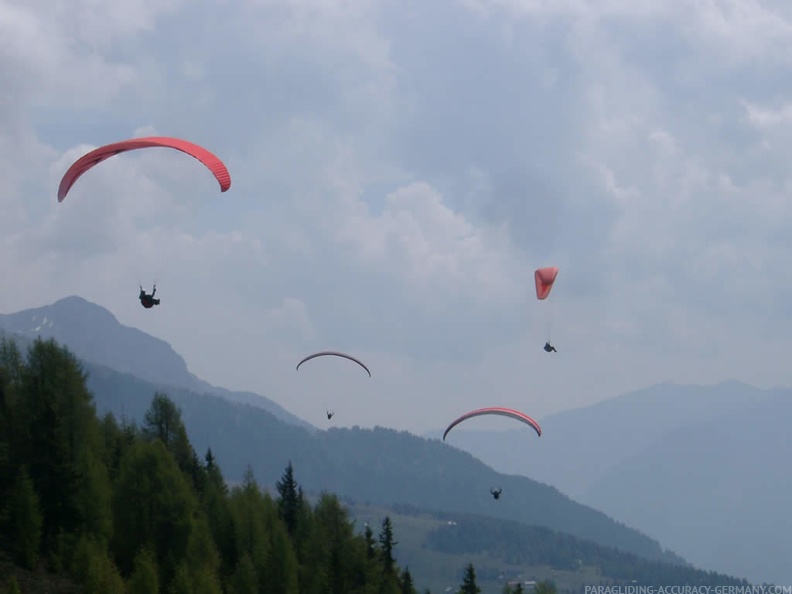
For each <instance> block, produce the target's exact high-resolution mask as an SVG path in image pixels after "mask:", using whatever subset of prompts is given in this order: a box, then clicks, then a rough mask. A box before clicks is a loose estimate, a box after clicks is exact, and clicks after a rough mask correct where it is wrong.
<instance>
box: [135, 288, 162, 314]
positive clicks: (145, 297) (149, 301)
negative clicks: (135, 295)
mask: <svg viewBox="0 0 792 594" xmlns="http://www.w3.org/2000/svg"><path fill="white" fill-rule="evenodd" d="M156 294H157V285H154V289H153V290H152V291H151V295H149V294H148V293H146V292H145V291H144V290H143V286H142V285H141V287H140V296H139V299H140V305H142V306H143V307H145V308H146V309H151V308H152V307H154V306H155V305H159V304H160V300H159V299H154V295H156Z"/></svg>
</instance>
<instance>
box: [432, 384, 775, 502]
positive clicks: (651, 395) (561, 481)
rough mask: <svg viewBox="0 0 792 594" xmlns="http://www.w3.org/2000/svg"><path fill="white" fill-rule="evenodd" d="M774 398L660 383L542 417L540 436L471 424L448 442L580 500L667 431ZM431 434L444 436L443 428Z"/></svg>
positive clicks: (721, 387) (724, 387)
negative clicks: (608, 472) (473, 427)
mask: <svg viewBox="0 0 792 594" xmlns="http://www.w3.org/2000/svg"><path fill="white" fill-rule="evenodd" d="M771 395H772V393H770V392H766V391H763V390H759V389H758V388H754V387H751V386H747V385H745V384H741V383H739V382H724V383H722V384H718V385H716V386H680V385H675V384H660V385H656V386H652V387H650V388H646V389H643V390H638V391H635V392H630V393H628V394H625V395H623V396H619V397H617V398H613V399H610V400H606V401H604V402H599V403H597V404H594V405H591V406H587V407H584V408H578V409H575V410H570V411H564V412H561V413H557V414H554V415H550V416H548V417H547V418H545V419H541V420H540V424H541V426H542V431H543V433H542V437H541V438H540V439H537V438H536V435H535V434H534V433H533V432H531V431H525V430H524V429H523V428H517V429H514V430H507V431H476V430H471V429H469V427H470V426H471V425H473V426H475V425H474V423H468V425H467V427H465V426H460V427H457V428H456V429H454V431H453V433H451V434H449V436H448V438H447V441H448V443H450V444H452V445H454V446H456V447H459V448H461V449H463V450H465V451H466V452H470V453H471V454H473V455H474V456H476V457H477V458H479V459H480V460H482V461H483V462H484V463H486V464H488V465H489V466H492V467H493V468H494V469H495V470H498V471H500V472H507V473H514V474H522V475H525V476H530V477H532V478H534V479H536V480H539V481H542V482H546V483H548V484H550V485H553V486H555V487H556V488H558V489H559V490H560V491H562V492H563V493H566V494H568V495H569V496H570V497H574V498H576V499H578V498H580V497H582V496H585V495H586V493H587V491H588V488H589V487H590V486H591V485H592V484H594V483H595V482H597V481H598V480H599V479H600V478H601V477H602V476H603V474H604V473H605V472H607V470H608V469H609V468H611V467H612V466H614V465H615V464H618V463H619V462H621V461H622V460H626V459H627V458H628V457H630V456H632V455H634V454H635V453H636V452H639V451H641V450H643V449H645V448H647V447H649V446H650V445H652V444H653V443H655V442H656V441H657V440H658V439H661V438H663V436H665V435H667V434H668V433H669V432H671V431H675V430H677V429H682V428H684V427H690V426H693V425H695V424H697V423H699V422H701V421H703V420H705V419H712V418H714V417H718V416H727V415H730V414H732V413H733V412H734V411H737V410H740V409H741V408H742V407H744V406H746V405H751V404H755V403H757V402H761V401H762V400H763V399H766V398H768V397H770V396H771ZM525 412H527V413H528V414H530V410H529V409H528V410H526V411H525ZM428 435H431V436H442V431H434V432H431V433H430V434H428Z"/></svg>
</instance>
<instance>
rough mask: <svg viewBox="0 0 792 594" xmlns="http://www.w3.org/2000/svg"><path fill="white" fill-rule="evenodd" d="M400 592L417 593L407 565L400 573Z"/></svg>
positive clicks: (404, 593)
mask: <svg viewBox="0 0 792 594" xmlns="http://www.w3.org/2000/svg"><path fill="white" fill-rule="evenodd" d="M401 594H418V591H417V590H416V589H415V585H414V584H413V577H412V574H411V573H410V568H409V567H405V568H404V571H403V572H402V575H401Z"/></svg>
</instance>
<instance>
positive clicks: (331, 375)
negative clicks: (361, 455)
mask: <svg viewBox="0 0 792 594" xmlns="http://www.w3.org/2000/svg"><path fill="white" fill-rule="evenodd" d="M791 66H792V5H790V4H789V2H787V1H786V0H775V1H772V2H771V1H769V0H765V1H763V2H758V1H755V0H754V1H752V0H729V1H727V0H708V1H702V0H695V1H694V0H676V1H675V2H668V1H665V0H602V1H599V2H585V1H583V0H445V1H436V0H402V1H398V2H397V1H395V0H384V1H381V2H373V1H371V0H359V1H354V0H347V1H344V0H277V1H276V0H237V1H235V2H230V1H228V0H204V1H203V2H191V1H188V0H119V1H118V2H99V3H97V2H94V1H91V0H68V1H65V0H38V1H37V2H29V1H28V0H0V213H1V214H0V279H2V287H3V290H2V291H1V292H0V311H2V312H5V313H8V312H13V311H18V310H20V309H24V308H28V307H34V306H39V305H44V304H48V303H51V302H53V301H55V300H57V299H60V298H62V297H65V296H67V295H72V294H79V295H81V296H83V297H85V298H86V299H88V300H90V301H93V302H95V303H98V304H100V305H102V306H104V307H106V308H108V309H109V310H110V311H112V312H113V313H114V314H115V315H116V316H117V317H118V318H119V320H120V321H121V322H122V323H124V324H128V325H132V326H136V327H139V328H141V329H143V330H145V331H147V332H149V333H151V334H153V335H155V336H158V337H160V338H163V339H165V340H167V341H168V342H169V343H170V344H171V345H173V347H174V348H175V349H176V350H177V351H178V352H179V353H180V354H182V355H183V356H184V358H185V359H186V360H187V363H188V365H189V367H190V369H191V370H192V371H193V372H194V373H196V374H197V375H198V376H199V377H202V378H203V379H206V380H208V381H210V382H212V383H215V384H219V385H222V386H225V387H228V388H233V389H247V390H253V391H257V392H259V393H263V394H265V395H267V396H268V397H270V398H272V399H273V400H276V401H277V402H279V403H280V404H282V405H283V406H285V407H286V408H287V409H289V410H291V411H293V412H295V413H297V414H299V415H300V416H302V417H304V418H306V419H307V420H309V421H311V422H314V423H317V424H320V426H321V425H324V409H325V406H330V407H332V408H334V409H335V410H336V413H341V414H337V415H336V418H335V419H334V421H336V420H337V421H338V424H340V425H354V424H359V425H364V426H367V425H368V426H370V425H374V424H383V425H387V426H391V427H397V428H403V429H409V430H413V431H423V430H426V429H429V428H435V427H439V426H442V425H443V424H444V423H445V422H446V421H447V420H448V419H449V417H451V416H453V415H456V414H458V413H461V412H464V411H465V410H467V409H470V408H472V407H479V406H483V405H506V406H516V407H519V408H520V409H522V410H524V411H525V412H527V413H528V414H532V415H535V416H537V417H540V418H541V417H542V416H544V415H546V414H548V413H550V412H553V411H557V410H562V409H565V408H570V407H574V406H580V405H583V404H587V403H592V402H595V401H597V400H601V399H603V398H606V397H611V396H614V395H617V394H618V393H621V392H623V391H626V390H629V389H633V388H638V387H642V386H646V385H648V384H652V383H656V382H659V381H666V380H670V381H675V382H695V383H699V382H704V383H710V382H717V381H720V380H723V379H727V378H735V379H740V380H743V381H746V382H749V383H752V384H755V385H759V386H773V385H788V384H792V366H791V365H789V360H790V356H792V321H791V320H790V315H789V314H790V311H792V301H791V300H790V298H791V297H792V267H790V265H789V261H790V257H792V239H790V238H791V237H792V235H791V233H790V232H792V201H790V198H792V195H791V194H792V185H790V183H791V182H792V180H791V179H790V176H789V171H790V167H789V165H788V163H789V159H790V154H792V153H791V152H790V149H792V95H791V94H790V91H792V68H791ZM145 135H168V136H177V137H182V138H186V139H189V140H192V141H194V142H197V143H199V144H202V145H204V146H206V147H208V148H209V149H211V150H212V151H214V152H215V153H216V154H218V155H219V156H220V157H221V158H222V159H224V160H225V162H226V163H227V165H228V167H229V169H230V171H231V175H232V179H233V185H232V188H231V190H230V191H229V192H227V193H225V194H221V193H220V192H219V189H218V186H217V184H216V182H215V181H214V179H213V178H212V177H211V175H210V174H209V173H208V172H207V171H206V170H205V169H204V168H203V167H202V166H201V165H200V164H199V163H197V162H196V161H194V160H192V159H191V158H190V157H188V156H185V155H182V154H180V153H178V152H176V151H168V150H167V149H151V150H147V151H139V152H137V153H127V154H125V155H122V156H118V157H116V158H114V159H111V160H110V161H106V162H105V163H103V164H102V165H101V166H100V167H97V168H96V169H94V170H92V171H91V172H90V173H88V174H86V175H85V176H84V177H83V178H81V179H80V180H79V182H78V183H77V184H76V185H75V186H74V188H73V189H72V191H71V193H70V194H69V196H68V197H67V199H66V201H65V202H63V203H62V204H58V202H57V200H56V190H57V186H58V182H59V180H60V177H61V176H62V175H63V173H64V172H65V170H66V169H67V168H68V166H69V164H70V163H71V162H72V161H74V160H75V159H76V158H77V157H79V156H80V155H81V154H83V153H84V152H85V151H87V150H90V149H92V148H95V147H96V146H99V145H102V144H105V143H108V142H113V141H116V140H122V139H126V138H130V137H133V136H145ZM545 265H557V266H559V267H560V269H561V272H560V274H559V277H558V281H557V283H556V286H555V288H554V291H553V293H552V295H551V298H550V299H549V300H548V301H546V302H537V301H536V299H535V295H534V293H533V270H534V269H535V268H536V267H539V266H545ZM154 281H156V282H157V283H158V286H159V296H161V298H162V300H163V302H162V305H161V306H160V308H158V309H155V310H152V311H146V310H143V309H142V308H141V307H140V305H139V303H138V302H137V300H136V296H137V289H138V286H137V285H138V282H141V283H143V284H144V285H151V283H153V282H154ZM548 332H551V333H552V334H551V336H552V340H553V342H554V343H555V344H556V345H557V347H558V350H559V352H558V354H554V355H548V354H546V353H544V352H543V351H542V349H541V347H542V344H543V343H544V340H545V339H546V338H547V333H548ZM322 349H341V350H345V351H347V352H350V353H354V354H357V355H359V356H360V357H362V358H363V359H364V360H365V361H366V362H367V363H368V364H369V366H370V367H371V369H372V372H373V374H374V376H373V378H371V379H369V378H368V377H367V376H366V374H365V373H364V372H363V371H362V370H360V369H359V368H357V367H355V366H354V365H352V364H346V362H343V361H341V360H335V359H333V360H331V359H324V360H319V361H313V362H312V364H310V365H309V364H306V366H305V367H303V368H301V369H300V371H299V372H295V370H294V365H295V364H296V362H297V361H298V360H299V359H300V358H301V357H302V356H303V355H305V354H308V353H310V352H313V351H316V350H322ZM492 422H493V423H494V425H490V426H491V427H495V426H499V427H500V426H502V423H500V420H495V421H492ZM480 426H482V427H487V423H486V422H484V421H482V423H481V424H480Z"/></svg>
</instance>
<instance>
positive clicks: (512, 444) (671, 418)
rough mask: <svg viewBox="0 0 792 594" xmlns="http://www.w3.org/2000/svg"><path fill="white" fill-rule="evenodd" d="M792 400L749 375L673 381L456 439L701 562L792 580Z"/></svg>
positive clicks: (499, 465)
mask: <svg viewBox="0 0 792 594" xmlns="http://www.w3.org/2000/svg"><path fill="white" fill-rule="evenodd" d="M791 413H792V397H791V396H790V391H789V390H785V389H775V390H760V389H758V388H754V387H751V386H747V385H745V384H741V383H739V382H725V383H722V384H718V385H715V386H680V385H674V384H662V385H658V386H653V387H651V388H647V389H645V390H639V391H636V392H632V393H629V394H625V395H623V396H620V397H618V398H614V399H611V400H607V401H605V402H601V403H598V404H595V405H593V406H588V407H585V408H580V409H576V410H572V411H567V412H563V413H558V414H555V415H551V416H549V417H547V419H543V420H541V425H542V429H543V431H544V432H543V434H542V437H541V438H539V439H537V438H536V436H535V435H533V434H532V433H531V432H530V431H521V430H515V431H506V432H493V431H469V430H460V429H461V428H458V429H455V430H454V434H452V435H449V438H448V441H449V442H450V443H452V444H454V445H458V446H459V447H461V448H463V449H465V450H466V451H468V452H471V453H472V454H473V455H475V456H476V457H477V458H479V459H480V460H482V461H483V462H485V463H486V464H489V465H491V466H492V467H493V468H494V469H496V470H499V471H502V472H514V473H519V474H527V475H529V476H531V477H533V478H535V479H537V480H540V481H543V482H547V483H549V484H552V485H555V486H556V487H558V488H559V489H560V490H561V491H563V492H565V493H567V494H569V495H570V496H571V497H573V498H574V499H575V500H577V501H580V502H582V503H585V504H587V505H591V506H593V507H595V508H596V509H601V510H603V511H605V512H606V513H607V514H608V515H610V516H611V517H613V518H615V519H617V520H619V521H622V522H625V523H626V524H627V525H629V526H632V527H635V528H638V529H640V530H642V531H645V532H646V533H648V534H651V535H652V536H653V537H657V538H659V540H660V542H661V543H662V544H663V545H664V546H667V547H670V548H671V549H672V550H674V551H676V552H678V553H680V554H682V555H683V556H684V557H685V558H686V559H688V560H689V561H691V562H692V563H694V564H696V565H697V566H701V567H705V568H707V569H714V570H719V571H727V572H728V573H730V574H732V575H738V576H744V577H747V578H749V579H751V580H753V581H757V580H758V581H762V580H766V581H774V582H775V583H782V584H788V583H792V564H791V563H789V562H788V559H790V558H792V516H791V515H790V514H789V503H788V493H789V492H790V487H792V478H790V474H791V473H790V472H789V471H788V470H787V467H788V466H789V464H788V462H787V460H789V459H790V457H792V456H790V455H792V440H789V439H788V425H789V422H790V421H789V420H790V419H792V414H791Z"/></svg>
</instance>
